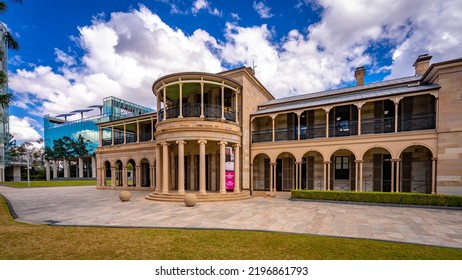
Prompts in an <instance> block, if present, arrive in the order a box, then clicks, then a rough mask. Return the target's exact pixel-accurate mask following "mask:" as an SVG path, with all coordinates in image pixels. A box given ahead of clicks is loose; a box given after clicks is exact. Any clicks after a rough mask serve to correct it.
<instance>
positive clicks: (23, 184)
mask: <svg viewBox="0 0 462 280" xmlns="http://www.w3.org/2000/svg"><path fill="white" fill-rule="evenodd" d="M0 185H3V186H8V187H16V188H27V182H2V183H0ZM30 186H31V188H35V187H65V186H96V180H75V181H70V180H69V181H68V180H63V181H31V182H30Z"/></svg>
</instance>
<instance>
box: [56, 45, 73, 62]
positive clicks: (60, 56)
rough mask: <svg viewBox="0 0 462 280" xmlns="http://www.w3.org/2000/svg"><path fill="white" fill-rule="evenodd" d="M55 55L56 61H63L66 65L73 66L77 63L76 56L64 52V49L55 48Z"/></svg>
mask: <svg viewBox="0 0 462 280" xmlns="http://www.w3.org/2000/svg"><path fill="white" fill-rule="evenodd" d="M55 55H56V61H57V62H62V63H64V65H66V66H73V65H75V63H76V61H75V58H73V57H72V56H70V55H68V54H67V53H65V52H63V51H62V50H60V49H58V48H55Z"/></svg>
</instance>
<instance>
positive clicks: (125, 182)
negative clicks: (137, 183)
mask: <svg viewBox="0 0 462 280" xmlns="http://www.w3.org/2000/svg"><path fill="white" fill-rule="evenodd" d="M122 187H125V188H126V187H128V169H127V167H122Z"/></svg>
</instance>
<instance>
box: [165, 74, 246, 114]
mask: <svg viewBox="0 0 462 280" xmlns="http://www.w3.org/2000/svg"><path fill="white" fill-rule="evenodd" d="M186 83H196V84H197V83H198V84H200V96H201V98H200V99H201V103H200V118H205V113H204V111H205V110H204V106H205V105H206V104H205V102H204V84H213V85H217V86H219V87H220V89H221V93H220V94H221V99H220V100H221V105H220V106H221V119H222V120H226V118H225V104H224V102H225V88H228V89H231V90H232V92H233V93H234V102H235V104H234V109H235V113H236V118H235V122H237V123H239V118H238V115H239V106H238V101H239V99H238V95H239V88H233V87H231V86H229V85H227V84H225V82H224V81H222V82H221V83H217V82H212V81H204V78H203V77H202V78H201V79H200V80H182V79H181V77H180V78H178V81H177V82H173V83H170V84H169V85H165V83H163V85H162V88H161V89H159V91H158V92H157V93H156V96H157V97H158V98H157V112H160V111H161V107H162V104H161V103H162V102H163V103H164V113H163V115H162V119H159V121H164V120H166V119H167V112H168V110H169V107H168V106H165V104H166V101H167V87H168V86H172V85H175V84H177V85H178V86H179V93H178V94H179V98H178V109H179V112H178V117H177V118H183V117H184V115H183V85H184V84H186ZM160 91H162V93H161V92H160ZM160 96H162V98H159V97H160Z"/></svg>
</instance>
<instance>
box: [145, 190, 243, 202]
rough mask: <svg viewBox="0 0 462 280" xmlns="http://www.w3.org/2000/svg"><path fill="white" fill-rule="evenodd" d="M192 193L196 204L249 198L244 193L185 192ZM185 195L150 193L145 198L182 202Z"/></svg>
mask: <svg viewBox="0 0 462 280" xmlns="http://www.w3.org/2000/svg"><path fill="white" fill-rule="evenodd" d="M188 193H193V194H195V195H196V196H197V202H225V201H238V200H244V199H249V198H250V196H249V195H248V194H247V193H245V192H239V193H233V192H228V193H223V194H222V193H218V192H208V193H206V194H199V193H197V192H186V194H188ZM184 196H185V194H178V193H176V192H171V193H161V192H152V193H150V194H149V195H147V196H145V198H146V199H148V200H154V201H163V202H184Z"/></svg>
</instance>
